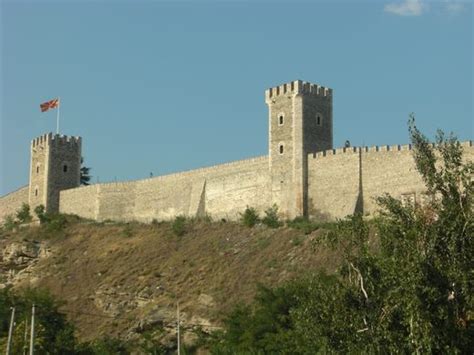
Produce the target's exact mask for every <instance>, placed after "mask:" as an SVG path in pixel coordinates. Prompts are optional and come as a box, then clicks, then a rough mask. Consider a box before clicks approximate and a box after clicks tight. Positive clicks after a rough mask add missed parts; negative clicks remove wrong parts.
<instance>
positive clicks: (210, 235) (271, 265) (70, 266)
mask: <svg viewBox="0 0 474 355" xmlns="http://www.w3.org/2000/svg"><path fill="white" fill-rule="evenodd" d="M188 223H189V224H188V226H187V230H188V231H187V233H186V234H185V235H183V236H180V237H178V236H176V235H174V234H173V232H172V227H171V223H167V222H165V223H160V224H157V225H143V224H134V223H132V224H97V223H85V222H78V223H77V222H76V223H72V224H69V225H68V226H67V227H66V229H65V230H64V231H63V232H62V233H60V235H58V236H56V237H52V238H49V239H48V244H49V246H50V248H51V250H52V255H51V256H50V257H49V258H45V259H42V260H41V261H40V262H39V263H38V265H37V266H36V268H35V271H34V275H33V276H34V277H35V279H36V278H37V279H36V281H35V283H34V286H38V285H41V286H44V287H47V288H49V289H50V290H51V291H52V292H53V294H55V295H56V296H57V297H58V298H59V299H61V300H63V301H65V305H64V307H63V310H64V311H65V312H67V313H68V314H69V317H70V319H71V320H72V321H73V322H74V323H75V324H76V326H77V327H78V335H79V336H80V338H81V339H83V340H84V339H92V338H96V337H97V336H99V335H101V334H108V335H112V336H123V335H124V334H126V333H127V331H128V330H129V329H130V328H133V327H134V326H136V325H137V324H138V322H139V320H140V319H144V318H146V317H147V316H149V315H150V314H152V313H153V312H156V310H160V309H161V310H165V311H167V312H168V313H169V314H170V315H171V316H172V314H173V312H174V307H175V304H176V300H177V299H179V302H180V305H181V309H182V311H183V313H184V315H183V317H184V319H185V321H187V322H189V323H196V322H200V321H201V320H205V321H209V322H210V323H211V324H214V325H216V324H219V321H220V320H222V318H223V317H224V316H225V314H226V313H227V312H228V311H229V310H230V309H231V308H232V307H233V306H234V305H235V304H237V303H239V302H249V301H250V300H251V299H252V298H253V296H254V294H255V291H256V286H257V284H259V283H260V284H263V285H267V286H275V285H278V284H281V283H283V282H285V281H287V280H290V279H292V278H294V277H297V276H302V275H303V274H305V273H307V272H311V271H316V270H320V269H322V268H325V269H326V270H328V271H329V272H331V271H333V270H334V269H335V268H336V267H337V265H338V263H339V262H340V257H339V256H338V254H337V252H335V251H331V250H328V249H325V248H324V247H322V246H320V245H317V244H316V243H314V241H315V240H316V239H317V238H318V236H319V235H320V234H321V233H324V230H319V231H315V232H312V233H311V234H308V235H305V234H304V233H303V232H302V231H299V230H296V229H290V228H287V227H281V228H278V229H268V228H266V227H263V226H256V227H254V228H247V227H244V226H241V225H239V224H236V223H230V222H228V223H209V222H204V221H193V222H188ZM38 231H39V228H38V227H30V228H29V229H25V230H21V231H19V232H16V233H9V234H8V235H6V236H4V239H3V240H0V243H2V244H5V243H8V242H9V241H11V240H13V239H19V240H21V239H23V238H27V239H32V238H35V237H37V236H38V235H40V234H41V233H38ZM43 237H44V235H43ZM0 247H1V245H0ZM32 279H33V278H32ZM203 294H204V295H208V296H211V297H212V299H211V300H212V301H211V302H202V299H203V296H201V295H203ZM200 296H201V297H200ZM206 297H207V296H205V297H204V298H206ZM206 299H209V297H207V298H206ZM108 303H111V305H110V306H108ZM86 314H90V315H86ZM107 317H110V318H107Z"/></svg>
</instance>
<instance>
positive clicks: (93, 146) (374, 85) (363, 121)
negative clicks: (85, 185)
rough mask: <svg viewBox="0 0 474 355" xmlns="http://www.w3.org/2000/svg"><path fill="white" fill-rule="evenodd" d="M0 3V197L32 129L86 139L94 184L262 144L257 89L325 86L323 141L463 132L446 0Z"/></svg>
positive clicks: (21, 161)
mask: <svg viewBox="0 0 474 355" xmlns="http://www.w3.org/2000/svg"><path fill="white" fill-rule="evenodd" d="M0 3H1V8H0V11H1V17H0V21H1V49H0V50H1V56H0V58H1V73H0V81H1V95H0V97H1V102H0V104H1V118H0V123H1V126H0V130H1V138H0V139H1V145H0V148H1V154H0V157H1V161H0V194H5V193H7V192H10V191H12V190H14V189H16V188H18V187H21V186H23V185H26V184H27V183H28V173H29V146H30V140H31V139H32V138H33V137H35V136H38V135H40V134H43V133H46V132H49V131H54V130H55V127H56V122H55V120H56V116H55V115H56V112H55V111H50V112H46V113H41V112H40V110H39V104H40V103H42V102H44V101H47V100H49V99H52V98H55V97H57V96H60V97H61V112H60V113H61V133H63V134H68V135H80V136H82V137H83V156H84V157H85V162H86V165H87V166H90V167H92V170H91V173H92V175H93V176H94V177H93V181H94V182H95V181H96V180H97V179H99V181H101V182H103V181H113V180H115V179H117V180H129V179H138V178H145V177H148V176H149V174H150V172H153V174H154V175H155V176H156V175H160V174H165V173H169V172H174V171H180V170H187V169H191V168H195V167H200V166H206V165H213V164H216V163H220V162H226V161H231V160H238V159H244V158H247V157H253V156H259V155H265V154H267V144H268V142H267V140H268V129H267V120H268V118H267V108H266V106H265V102H264V90H265V89H266V88H269V87H272V86H275V85H278V84H282V83H284V82H288V81H291V80H296V79H301V80H305V81H310V82H314V83H318V84H321V85H324V86H328V87H331V88H333V89H334V143H335V145H336V146H342V145H343V143H344V141H345V140H346V139H349V140H350V141H351V143H352V144H353V145H362V144H365V145H383V144H406V143H407V142H408V135H407V125H406V122H407V119H408V115H409V113H410V112H415V114H416V117H417V122H418V126H419V127H420V128H421V129H422V130H423V131H424V132H425V133H426V134H427V135H428V136H429V137H433V135H434V132H435V131H436V129H437V128H441V129H443V130H445V131H454V132H455V133H456V134H457V135H458V137H459V138H460V139H462V140H467V139H472V138H473V130H474V129H473V104H472V101H473V9H472V4H471V3H466V2H464V3H463V2H457V1H454V0H450V1H438V2H427V1H421V0H402V1H397V0H393V1H388V2H385V3H384V2H382V1H369V2H367V1H366V2H360V1H344V2H341V1H331V2H329V1H327V2H322V1H312V2H309V1H307V2H298V1H290V0H287V1H258V0H254V1H232V2H231V1H220V2H217V1H199V0H195V1H186V2H183V1H173V2H171V1H168V2H164V1H66V0H63V1H54V2H46V1H21V0H14V1H13V0H12V1H8V0H7V1H5V0H0Z"/></svg>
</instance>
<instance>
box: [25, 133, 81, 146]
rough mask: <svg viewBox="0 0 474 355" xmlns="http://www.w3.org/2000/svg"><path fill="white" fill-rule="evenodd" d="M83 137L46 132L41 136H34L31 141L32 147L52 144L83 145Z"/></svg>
mask: <svg viewBox="0 0 474 355" xmlns="http://www.w3.org/2000/svg"><path fill="white" fill-rule="evenodd" d="M81 143H82V138H81V137H74V136H65V135H60V134H54V135H53V134H52V133H51V132H50V133H46V134H43V135H41V136H39V137H36V138H34V139H33V140H32V141H31V148H35V147H38V146H47V145H51V144H61V145H67V144H69V145H79V146H80V145H81Z"/></svg>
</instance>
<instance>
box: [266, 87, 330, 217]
mask: <svg viewBox="0 0 474 355" xmlns="http://www.w3.org/2000/svg"><path fill="white" fill-rule="evenodd" d="M265 101H266V103H267V105H268V119H269V146H268V148H269V164H270V176H271V190H272V191H271V196H272V203H275V204H277V205H278V207H279V209H280V212H282V213H283V214H284V215H285V217H287V218H294V217H297V216H306V215H307V213H308V207H307V206H308V201H307V196H308V194H307V190H308V189H307V186H308V183H307V176H308V174H307V167H308V163H307V159H308V154H309V153H315V152H318V151H322V150H326V149H332V147H333V135H332V132H333V128H332V89H329V88H325V87H323V86H320V85H316V84H311V83H307V82H303V81H301V80H296V81H292V82H290V83H286V84H283V85H280V86H277V87H273V88H270V89H268V90H266V91H265Z"/></svg>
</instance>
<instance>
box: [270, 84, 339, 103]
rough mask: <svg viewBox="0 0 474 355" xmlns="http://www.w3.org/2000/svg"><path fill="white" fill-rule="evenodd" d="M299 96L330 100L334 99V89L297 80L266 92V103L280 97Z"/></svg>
mask: <svg viewBox="0 0 474 355" xmlns="http://www.w3.org/2000/svg"><path fill="white" fill-rule="evenodd" d="M298 94H300V95H312V96H319V97H326V98H328V99H330V98H332V89H330V88H327V87H324V86H321V85H318V84H312V83H308V82H306V81H302V80H295V81H291V82H289V83H285V84H282V85H279V86H275V87H272V88H270V89H268V90H265V101H266V102H269V101H271V100H272V99H274V98H276V97H278V96H283V95H298Z"/></svg>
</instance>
